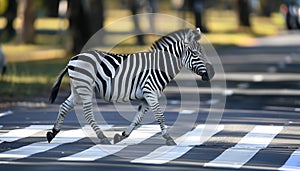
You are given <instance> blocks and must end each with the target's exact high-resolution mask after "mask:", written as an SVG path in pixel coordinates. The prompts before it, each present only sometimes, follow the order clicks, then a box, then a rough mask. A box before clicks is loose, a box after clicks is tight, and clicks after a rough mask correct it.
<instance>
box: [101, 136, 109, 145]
mask: <svg viewBox="0 0 300 171" xmlns="http://www.w3.org/2000/svg"><path fill="white" fill-rule="evenodd" d="M100 144H103V145H110V144H111V143H110V141H109V140H108V138H106V137H105V138H102V139H100Z"/></svg>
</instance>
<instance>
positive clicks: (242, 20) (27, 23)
mask: <svg viewBox="0 0 300 171" xmlns="http://www.w3.org/2000/svg"><path fill="white" fill-rule="evenodd" d="M299 3H300V1H299V0H118V1H117V0H114V1H111V0H0V42H1V44H0V47H1V48H0V67H1V68H0V69H1V73H2V75H1V76H0V104H1V106H2V107H3V106H5V105H7V103H11V102H16V101H30V100H32V101H45V99H46V98H47V97H48V93H49V90H50V88H51V86H52V83H53V82H54V80H55V79H56V76H57V74H58V73H59V71H60V70H61V69H62V68H63V67H64V66H65V64H66V63H67V61H68V60H69V59H70V57H71V56H72V55H74V54H76V53H78V52H80V50H81V49H82V47H83V46H84V44H85V43H86V41H87V40H88V39H89V38H90V37H91V36H92V35H93V34H94V33H95V32H96V31H98V30H99V29H101V28H103V27H105V26H106V25H109V24H110V23H113V22H114V21H116V20H118V19H120V18H122V17H126V16H130V15H134V14H140V13H164V14H168V15H172V16H176V17H179V18H182V19H183V20H185V21H187V22H190V23H192V24H194V25H195V26H196V27H200V28H201V30H202V32H203V33H204V35H205V36H206V38H207V39H208V40H209V41H210V42H211V43H212V44H213V46H214V47H215V48H216V49H217V51H218V52H219V51H221V52H222V51H223V50H224V49H228V48H232V47H251V46H255V45H257V42H258V41H257V40H259V39H260V38H262V37H266V36H268V37H269V36H277V35H281V34H285V33H287V31H288V32H293V33H296V34H298V32H299V29H300V24H299V13H300V10H299ZM164 22H168V21H155V20H153V19H151V18H149V20H148V21H138V20H136V19H133V20H132V22H124V23H123V24H122V25H121V26H119V27H115V28H112V27H110V30H105V32H106V33H107V34H106V36H105V37H103V39H101V40H99V44H101V46H102V47H103V50H105V47H106V46H109V44H110V43H111V40H116V39H118V36H120V35H124V34H128V33H130V32H132V31H145V32H146V31H149V30H154V29H155V28H156V26H157V25H160V24H163V23H164ZM166 33H167V32H166ZM156 39H157V37H155V36H151V35H145V36H137V37H133V38H130V39H128V40H126V41H124V42H122V43H121V44H120V45H119V46H118V48H117V49H116V52H119V53H131V52H134V51H139V50H143V49H147V48H148V47H149V45H150V44H151V43H152V42H153V41H154V40H156ZM278 41H280V40H278ZM279 44H280V42H279ZM128 49H129V50H128ZM225 52H226V50H225ZM227 53H234V52H227ZM220 56H221V57H222V55H220ZM229 59H230V58H229ZM225 70H226V68H225ZM62 87H63V89H68V80H67V79H64V82H63V86H62ZM1 106H0V107H1Z"/></svg>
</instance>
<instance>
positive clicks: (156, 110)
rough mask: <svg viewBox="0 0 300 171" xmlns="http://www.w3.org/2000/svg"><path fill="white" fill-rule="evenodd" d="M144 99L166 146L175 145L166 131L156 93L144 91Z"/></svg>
mask: <svg viewBox="0 0 300 171" xmlns="http://www.w3.org/2000/svg"><path fill="white" fill-rule="evenodd" d="M144 98H145V99H146V101H147V103H148V105H149V107H150V109H151V110H152V112H153V114H154V117H155V119H156V121H157V122H158V124H159V125H160V128H161V133H162V136H163V138H165V139H166V144H167V145H169V146H171V145H176V142H175V141H174V140H173V138H172V137H171V136H170V134H169V132H168V130H167V129H166V125H165V117H164V114H163V113H162V111H161V109H160V105H159V102H158V93H156V92H152V91H147V90H146V91H144Z"/></svg>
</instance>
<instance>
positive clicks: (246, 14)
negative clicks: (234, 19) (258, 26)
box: [237, 0, 251, 28]
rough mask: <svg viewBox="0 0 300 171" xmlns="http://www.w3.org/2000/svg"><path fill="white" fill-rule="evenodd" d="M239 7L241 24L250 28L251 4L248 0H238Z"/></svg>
mask: <svg viewBox="0 0 300 171" xmlns="http://www.w3.org/2000/svg"><path fill="white" fill-rule="evenodd" d="M237 9H238V20H239V26H240V27H248V28H250V26H251V24H250V4H249V2H248V0H238V1H237Z"/></svg>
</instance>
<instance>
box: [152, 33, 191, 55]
mask: <svg viewBox="0 0 300 171" xmlns="http://www.w3.org/2000/svg"><path fill="white" fill-rule="evenodd" d="M189 30H190V29H181V30H177V31H174V32H172V33H169V34H167V35H165V36H162V37H161V38H159V39H158V40H156V41H155V42H153V43H152V45H151V47H150V51H152V50H155V49H156V47H157V44H160V43H161V42H164V41H165V40H167V39H169V40H170V39H172V40H176V41H180V40H183V39H184V38H185V36H186V35H187V33H188V31H189Z"/></svg>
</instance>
